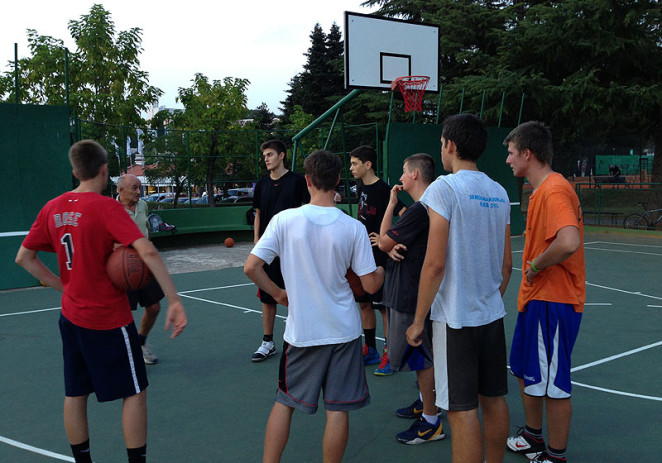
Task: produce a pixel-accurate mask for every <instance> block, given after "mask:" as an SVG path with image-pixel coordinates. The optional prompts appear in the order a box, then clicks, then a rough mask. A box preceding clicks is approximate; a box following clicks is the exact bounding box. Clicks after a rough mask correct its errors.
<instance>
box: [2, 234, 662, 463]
mask: <svg viewBox="0 0 662 463" xmlns="http://www.w3.org/2000/svg"><path fill="white" fill-rule="evenodd" d="M649 236H651V235H648V236H645V235H644V236H642V235H640V234H629V235H625V234H620V233H587V235H586V237H585V249H586V264H587V280H588V284H587V304H586V309H585V314H584V318H583V321H582V327H581V330H580V335H579V339H578V341H577V345H576V347H575V354H574V357H573V371H574V373H573V380H574V389H573V407H574V416H573V422H572V429H571V436H570V443H569V450H568V458H569V461H576V462H588V461H614V462H616V461H637V462H651V463H652V462H658V461H659V455H660V454H661V452H662V444H661V443H660V440H659V435H660V433H662V422H661V421H660V419H659V417H660V416H661V414H662V381H661V380H660V378H659V376H660V371H661V370H660V360H659V359H660V356H661V355H662V292H661V290H660V284H659V275H660V274H661V273H662V240H661V239H659V238H657V237H649ZM523 244H524V239H523V238H522V237H515V238H513V260H514V265H515V267H516V269H515V270H514V272H513V278H512V279H511V282H510V285H509V287H508V291H507V293H506V295H505V298H504V299H505V302H506V307H507V310H508V315H507V316H506V330H507V338H508V342H510V337H511V336H512V331H513V328H514V325H515V318H516V309H515V304H516V299H517V289H518V286H519V277H520V275H521V274H520V272H519V266H520V265H521V264H520V262H521V260H520V259H521V251H522V248H523ZM233 249H234V251H233V252H236V247H235V248H233ZM224 250H225V248H218V250H217V251H216V252H217V253H218V256H217V257H218V259H223V258H224V256H223V253H224V252H225V251H224ZM173 252H175V251H167V253H173ZM191 252H192V253H193V252H194V250H192V251H191ZM228 252H230V251H228ZM177 253H179V254H186V251H185V250H178V251H177ZM174 279H175V282H176V284H177V287H178V290H179V291H180V293H181V294H182V296H183V300H184V304H185V307H186V309H187V311H188V316H189V326H188V327H187V328H186V330H185V331H184V333H183V334H182V335H181V336H180V337H179V338H177V339H174V340H170V339H169V338H168V337H167V335H166V333H164V332H163V331H162V326H163V325H162V323H163V317H162V316H160V318H159V320H158V322H157V326H156V327H155V329H154V330H153V331H152V334H151V336H150V340H149V341H150V343H151V345H152V346H153V347H154V350H155V351H156V353H157V354H158V355H159V358H160V359H159V363H158V364H157V365H154V366H148V369H147V370H148V376H149V381H150V387H149V388H148V408H149V437H148V455H149V460H150V461H158V462H184V461H186V462H217V461H218V462H221V461H231V462H256V461H259V460H260V459H261V452H262V445H263V438H264V429H265V426H266V423H267V418H268V415H269V412H270V409H271V406H272V404H273V397H274V391H275V388H276V382H277V376H278V373H277V370H278V358H279V356H276V357H275V358H270V359H268V360H266V361H265V362H262V363H257V364H256V363H252V362H250V360H249V358H250V356H251V354H252V353H253V351H254V349H255V347H256V346H257V345H258V344H259V340H260V337H261V320H260V316H261V315H260V303H259V301H258V299H257V298H256V297H255V292H256V287H255V286H254V285H253V284H252V283H251V282H250V281H249V280H248V279H247V278H246V277H245V276H244V274H243V270H242V268H241V267H233V268H226V269H223V270H208V271H204V272H191V273H182V274H176V275H174ZM59 304H60V300H59V294H58V293H56V292H55V291H54V290H52V289H49V288H34V289H21V290H13V291H3V292H0V352H1V355H2V359H3V362H4V368H3V374H2V376H1V377H0V390H2V391H3V395H2V398H1V399H0V401H1V402H2V405H1V408H2V412H3V413H2V415H3V419H2V420H0V461H2V462H19V461H20V462H23V463H33V462H34V463H48V462H56V461H73V460H72V459H71V457H70V455H71V453H70V450H69V446H68V443H67V438H66V435H65V432H64V427H63V424H62V395H63V381H62V359H61V353H60V349H61V345H60V340H59V333H58V328H57V319H58V316H59ZM138 315H141V314H140V313H138ZM285 315H286V310H285V309H283V308H279V317H284V316H285ZM279 320H280V322H279V321H277V325H276V338H277V345H278V346H279V347H280V346H281V345H282V344H281V343H282V333H283V329H284V327H283V324H282V323H283V318H279ZM379 325H381V323H378V326H379ZM279 350H280V349H279ZM374 368H375V367H374V366H369V367H366V373H367V377H368V384H369V387H370V393H371V397H372V403H371V404H370V405H369V406H368V407H366V408H364V409H362V410H359V411H357V412H353V413H351V414H350V438H349V444H348V447H347V451H346V453H345V460H344V461H346V462H357V463H359V462H377V461H412V460H413V459H429V460H430V461H450V458H451V445H450V436H448V437H447V438H446V439H444V440H442V441H438V442H431V443H426V444H423V445H418V446H409V445H404V444H400V443H398V442H397V441H396V440H395V434H396V433H397V432H400V431H403V430H404V429H406V428H407V427H408V426H409V425H410V424H411V421H408V420H403V419H400V418H397V417H396V416H395V410H396V409H397V408H399V407H403V406H406V405H409V404H410V403H411V402H412V401H413V400H414V399H415V398H416V395H417V390H416V388H415V385H414V380H415V377H414V375H413V374H412V373H400V374H395V375H394V376H390V377H376V376H374V375H373V374H372V371H373V370H374ZM509 387H510V393H509V395H508V396H507V400H508V404H509V407H510V416H511V429H512V432H515V431H516V427H517V426H519V425H522V424H523V423H524V417H523V412H522V407H521V405H520V399H519V393H518V390H517V383H516V381H515V380H514V378H511V379H510V383H509ZM442 419H443V420H444V426H446V428H445V430H446V433H448V432H449V429H448V426H447V420H446V418H445V416H444V417H442ZM120 420H121V403H120V402H111V403H104V404H99V403H97V402H96V400H95V399H94V398H91V399H90V432H91V445H92V452H93V457H94V461H95V462H98V463H104V462H118V461H125V460H126V457H125V450H124V443H123V438H122V433H121V421H120ZM323 428H324V413H323V411H322V410H320V411H319V412H318V413H317V415H313V416H307V415H304V414H302V413H298V412H297V413H295V415H294V419H293V424H292V432H291V437H290V442H289V444H288V446H287V448H286V450H285V453H284V456H283V461H284V462H288V461H289V462H297V463H300V462H318V461H321V440H322V433H323ZM505 461H506V462H513V463H516V462H520V463H524V462H525V461H526V460H525V459H524V457H521V456H517V455H513V454H507V455H506V459H505Z"/></svg>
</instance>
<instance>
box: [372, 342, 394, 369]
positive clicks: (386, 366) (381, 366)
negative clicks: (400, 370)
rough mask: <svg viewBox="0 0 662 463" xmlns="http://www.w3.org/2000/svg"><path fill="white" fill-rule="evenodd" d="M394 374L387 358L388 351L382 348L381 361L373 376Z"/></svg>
mask: <svg viewBox="0 0 662 463" xmlns="http://www.w3.org/2000/svg"><path fill="white" fill-rule="evenodd" d="M393 373H394V371H393V369H392V368H391V362H390V360H389V358H388V350H387V349H386V347H384V354H383V355H382V361H381V363H380V364H379V367H377V369H376V370H375V376H391V375H392V374H393Z"/></svg>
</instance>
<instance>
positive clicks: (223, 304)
mask: <svg viewBox="0 0 662 463" xmlns="http://www.w3.org/2000/svg"><path fill="white" fill-rule="evenodd" d="M252 284H253V283H248V284H247V285H245V286H248V285H252ZM210 289H216V288H210ZM196 291H204V289H200V290H196ZM187 292H188V291H187ZM180 295H181V296H182V297H186V298H189V299H193V300H195V301H200V302H207V303H209V304H214V305H221V306H223V307H230V308H231V309H237V310H241V311H243V312H244V313H257V314H260V315H262V310H255V309H249V308H248V307H241V306H238V305H233V304H227V303H225V302H218V301H211V300H209V299H203V298H201V297H194V296H188V295H186V294H184V293H180ZM276 317H278V318H281V319H283V320H285V319H287V317H285V316H283V315H278V314H276ZM375 339H378V340H379V341H385V339H384V338H380V337H379V336H376V337H375Z"/></svg>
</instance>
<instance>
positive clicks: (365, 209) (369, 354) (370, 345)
mask: <svg viewBox="0 0 662 463" xmlns="http://www.w3.org/2000/svg"><path fill="white" fill-rule="evenodd" d="M349 155H350V163H351V164H350V168H349V169H350V171H351V172H352V175H353V176H354V178H355V179H357V180H360V182H357V189H356V190H357V194H358V200H359V213H358V219H359V221H360V222H361V223H362V224H363V225H365V227H366V230H367V232H368V236H369V237H370V242H371V244H372V246H373V248H372V250H373V254H374V257H375V263H376V264H377V266H384V265H385V264H386V261H387V259H388V257H387V255H386V253H384V252H382V251H380V250H379V248H378V247H377V238H378V237H379V227H380V226H381V223H382V218H383V217H384V213H385V212H386V207H387V206H388V203H389V197H390V195H391V188H390V187H389V186H388V184H387V183H386V182H384V181H383V180H382V179H380V178H379V177H377V175H376V174H375V170H374V169H375V166H376V165H377V153H376V152H375V150H374V149H372V148H371V147H369V146H359V147H358V148H356V149H354V150H352V152H351V153H349ZM404 210H405V205H404V204H403V203H401V202H398V204H397V206H396V207H395V208H394V210H393V212H392V213H393V214H394V215H398V216H399V215H401V214H402V213H403V212H404ZM356 302H358V303H359V305H360V306H361V322H362V323H363V333H364V335H365V345H364V347H363V361H364V363H365V364H366V365H373V364H376V363H377V362H380V357H379V353H378V351H377V345H376V339H375V331H376V327H377V317H376V316H375V312H374V309H377V310H379V311H380V312H381V314H382V321H383V323H384V336H385V337H386V336H387V332H388V318H387V314H386V311H385V309H384V306H383V305H381V302H382V291H381V290H379V291H378V292H376V293H375V294H369V295H366V296H357V297H356ZM391 374H393V370H391V365H390V363H389V357H388V353H387V348H386V346H385V347H384V353H383V355H382V357H381V362H380V364H379V367H378V368H377V369H376V370H375V375H377V376H386V375H391Z"/></svg>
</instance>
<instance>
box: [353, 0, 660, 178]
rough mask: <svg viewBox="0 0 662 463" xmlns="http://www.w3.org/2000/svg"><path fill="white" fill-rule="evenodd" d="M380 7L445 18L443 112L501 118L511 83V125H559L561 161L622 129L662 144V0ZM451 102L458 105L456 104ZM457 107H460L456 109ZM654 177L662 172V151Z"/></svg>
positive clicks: (507, 116) (437, 20) (399, 2)
mask: <svg viewBox="0 0 662 463" xmlns="http://www.w3.org/2000/svg"><path fill="white" fill-rule="evenodd" d="M365 5H367V6H378V7H379V10H378V12H379V14H383V15H386V16H390V17H403V18H407V19H411V20H414V21H425V22H429V23H433V24H439V25H440V26H441V30H442V38H441V43H440V45H441V55H442V56H441V73H442V77H441V80H442V84H443V85H444V99H445V101H447V103H445V104H444V106H443V111H444V112H446V113H448V112H457V110H458V107H457V105H456V106H455V107H454V108H453V106H452V104H453V103H456V102H457V101H459V96H460V95H461V93H462V91H463V90H465V91H466V94H467V98H466V100H465V105H464V109H463V110H464V111H465V112H468V111H472V112H478V111H479V110H480V107H481V103H482V92H483V91H485V92H486V101H487V104H486V106H485V112H484V117H486V118H487V119H488V120H496V117H497V115H498V114H499V111H500V103H501V97H502V94H503V92H507V97H506V104H505V106H504V113H503V116H504V125H515V124H516V123H517V115H518V111H519V106H520V105H519V103H520V97H521V95H522V94H524V95H525V105H524V115H523V116H524V117H523V119H524V120H529V119H538V120H543V121H545V122H546V123H548V124H550V125H551V127H552V130H553V131H554V135H555V141H556V144H557V147H556V156H555V167H556V168H560V170H566V172H567V166H568V165H569V153H571V152H572V150H573V149H576V147H577V146H579V145H582V144H585V142H586V141H587V140H588V142H589V143H591V144H592V145H593V146H597V147H598V148H599V147H601V146H605V144H606V143H608V141H609V138H611V137H614V136H623V137H625V136H629V137H632V136H638V137H639V138H640V140H641V143H642V144H643V143H645V141H646V140H648V139H653V140H654V141H655V146H656V147H658V149H657V151H658V153H660V152H662V148H659V147H662V87H661V86H660V85H659V83H660V82H662V47H661V45H660V44H661V43H662V27H661V26H662V9H661V8H660V5H659V2H658V1H654V0H643V1H638V0H626V1H615V0H562V1H554V2H547V1H541V0H537V1H520V0H517V1H487V0H472V1H465V2H456V1H451V0H438V1H437V0H435V1H434V2H433V1H427V0H368V1H367V2H365ZM449 105H451V106H449ZM449 110H450V111H449ZM653 180H654V181H662V154H658V155H657V156H655V160H654V164H653Z"/></svg>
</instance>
